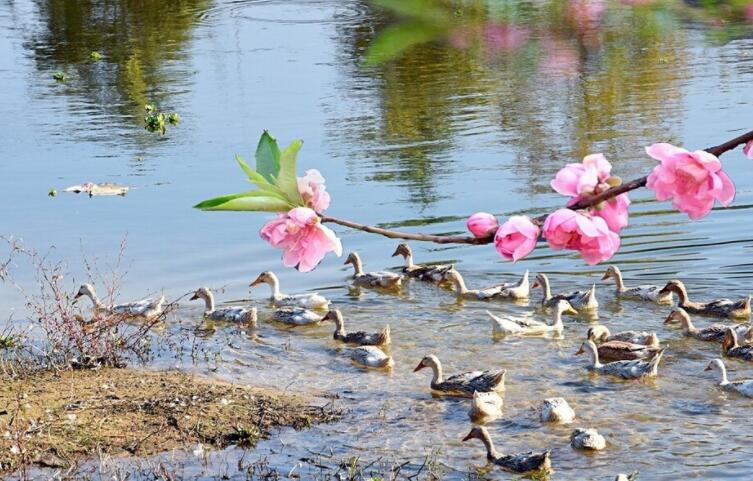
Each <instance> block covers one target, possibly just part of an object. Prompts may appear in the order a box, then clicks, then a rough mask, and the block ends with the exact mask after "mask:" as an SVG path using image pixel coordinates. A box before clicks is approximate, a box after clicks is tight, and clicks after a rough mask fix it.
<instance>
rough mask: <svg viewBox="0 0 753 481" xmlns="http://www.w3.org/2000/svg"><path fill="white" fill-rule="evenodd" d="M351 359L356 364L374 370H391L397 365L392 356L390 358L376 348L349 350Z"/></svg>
mask: <svg viewBox="0 0 753 481" xmlns="http://www.w3.org/2000/svg"><path fill="white" fill-rule="evenodd" d="M348 351H349V355H350V358H351V359H352V360H353V362H355V363H356V364H360V365H361V366H365V367H373V368H390V367H392V366H394V365H395V361H393V359H392V357H391V356H388V355H387V354H385V353H384V351H382V350H381V349H379V348H378V347H376V346H360V347H355V348H353V349H348Z"/></svg>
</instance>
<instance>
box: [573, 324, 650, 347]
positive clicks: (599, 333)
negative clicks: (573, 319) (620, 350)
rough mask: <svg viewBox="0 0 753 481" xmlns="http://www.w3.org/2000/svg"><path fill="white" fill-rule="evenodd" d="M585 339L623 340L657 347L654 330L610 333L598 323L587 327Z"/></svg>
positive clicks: (597, 340)
mask: <svg viewBox="0 0 753 481" xmlns="http://www.w3.org/2000/svg"><path fill="white" fill-rule="evenodd" d="M586 339H589V340H591V341H593V342H594V343H599V342H608V341H623V342H629V343H631V344H643V345H644V346H653V347H659V337H658V336H657V335H656V333H655V332H648V331H622V332H617V333H614V334H612V333H610V332H609V329H607V327H606V326H602V325H598V326H593V327H590V328H588V332H587V333H586Z"/></svg>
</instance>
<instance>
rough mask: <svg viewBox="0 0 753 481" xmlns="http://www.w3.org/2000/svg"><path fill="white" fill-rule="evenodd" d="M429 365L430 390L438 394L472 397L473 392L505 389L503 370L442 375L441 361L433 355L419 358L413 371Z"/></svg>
mask: <svg viewBox="0 0 753 481" xmlns="http://www.w3.org/2000/svg"><path fill="white" fill-rule="evenodd" d="M425 367H430V368H431V370H432V372H433V377H432V379H431V390H432V393H433V394H437V395H440V396H459V397H472V396H473V393H474V392H477V391H478V392H492V391H495V392H502V391H504V390H505V373H506V372H507V371H505V370H504V369H499V370H496V371H491V370H489V371H473V372H464V373H461V374H455V375H454V376H450V377H448V378H447V379H443V377H442V363H440V362H439V359H438V358H437V357H436V356H434V355H429V356H426V357H424V358H423V359H421V362H419V363H418V366H416V368H415V369H414V370H413V372H417V371H420V370H421V369H423V368H425Z"/></svg>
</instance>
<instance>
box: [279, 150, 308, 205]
mask: <svg viewBox="0 0 753 481" xmlns="http://www.w3.org/2000/svg"><path fill="white" fill-rule="evenodd" d="M302 146H303V141H302V140H297V139H296V140H294V141H292V142H291V143H290V145H288V146H287V147H286V148H285V150H283V151H282V153H281V154H280V173H279V175H278V176H277V180H276V182H275V183H276V184H277V187H279V188H280V190H281V191H282V193H283V194H285V195H286V196H287V198H288V200H290V202H291V203H292V204H294V205H298V206H302V205H303V199H302V198H301V193H300V192H298V179H297V178H296V176H295V168H296V165H295V164H296V159H297V158H298V151H299V150H301V147H302Z"/></svg>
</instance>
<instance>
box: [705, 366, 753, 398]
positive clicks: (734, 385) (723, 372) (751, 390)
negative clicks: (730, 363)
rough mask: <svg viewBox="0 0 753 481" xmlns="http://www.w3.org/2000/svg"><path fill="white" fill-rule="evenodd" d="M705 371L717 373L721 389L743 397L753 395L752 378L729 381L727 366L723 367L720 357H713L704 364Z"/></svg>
mask: <svg viewBox="0 0 753 481" xmlns="http://www.w3.org/2000/svg"><path fill="white" fill-rule="evenodd" d="M705 371H716V372H717V373H718V374H719V387H720V388H721V389H722V390H723V391H728V392H734V393H737V394H741V395H743V396H745V397H753V379H746V380H742V381H730V380H729V379H727V368H726V367H724V361H722V360H721V359H713V360H712V361H711V362H709V364H708V366H706V369H705Z"/></svg>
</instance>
